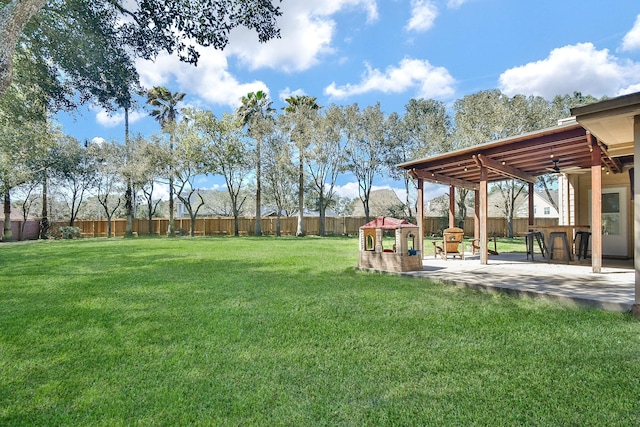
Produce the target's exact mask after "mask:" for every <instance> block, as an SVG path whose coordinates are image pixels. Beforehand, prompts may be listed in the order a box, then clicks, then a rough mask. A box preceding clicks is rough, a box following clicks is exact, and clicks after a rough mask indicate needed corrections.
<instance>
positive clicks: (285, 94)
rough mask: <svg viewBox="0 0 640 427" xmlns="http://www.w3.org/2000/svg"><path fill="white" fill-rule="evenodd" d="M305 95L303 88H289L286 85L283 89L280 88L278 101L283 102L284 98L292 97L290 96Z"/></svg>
mask: <svg viewBox="0 0 640 427" xmlns="http://www.w3.org/2000/svg"><path fill="white" fill-rule="evenodd" d="M303 95H306V93H305V92H304V90H302V89H296V90H291V89H289V88H288V87H287V88H285V89H284V90H281V91H280V92H279V93H278V99H280V101H282V102H284V100H285V99H287V98H289V97H292V96H303Z"/></svg>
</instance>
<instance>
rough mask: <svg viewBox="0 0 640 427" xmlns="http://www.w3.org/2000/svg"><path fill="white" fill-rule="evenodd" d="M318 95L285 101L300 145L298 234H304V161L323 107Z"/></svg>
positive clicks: (294, 97)
mask: <svg viewBox="0 0 640 427" xmlns="http://www.w3.org/2000/svg"><path fill="white" fill-rule="evenodd" d="M316 99H317V98H316V97H313V96H307V95H297V96H291V97H289V98H287V99H285V101H286V102H287V104H289V105H288V106H286V107H285V108H284V111H285V113H287V115H289V118H290V121H291V125H292V126H293V128H292V129H291V139H292V140H293V141H294V142H295V143H296V145H297V146H298V229H297V231H296V236H304V161H305V150H306V149H307V147H308V146H309V143H310V142H311V132H312V131H313V121H314V119H315V118H316V116H317V114H318V110H319V109H320V108H322V107H320V106H319V105H318V103H317V102H316Z"/></svg>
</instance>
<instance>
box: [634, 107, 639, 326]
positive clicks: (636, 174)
mask: <svg viewBox="0 0 640 427" xmlns="http://www.w3.org/2000/svg"><path fill="white" fill-rule="evenodd" d="M633 141H634V142H633V151H634V156H633V212H634V214H633V216H634V219H633V233H634V235H635V236H637V235H638V232H640V173H639V172H638V171H640V116H635V117H634V118H633ZM633 243H634V246H635V249H634V256H633V263H634V265H635V269H636V284H635V302H634V304H633V315H634V316H635V317H637V318H640V239H633Z"/></svg>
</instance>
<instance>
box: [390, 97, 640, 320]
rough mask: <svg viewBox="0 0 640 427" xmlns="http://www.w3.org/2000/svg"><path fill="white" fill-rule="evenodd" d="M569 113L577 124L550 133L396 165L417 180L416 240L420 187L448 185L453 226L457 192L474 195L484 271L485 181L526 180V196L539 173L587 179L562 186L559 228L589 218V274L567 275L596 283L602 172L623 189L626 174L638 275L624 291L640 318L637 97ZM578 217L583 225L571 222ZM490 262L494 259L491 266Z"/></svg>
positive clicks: (639, 131) (531, 220)
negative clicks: (564, 194)
mask: <svg viewBox="0 0 640 427" xmlns="http://www.w3.org/2000/svg"><path fill="white" fill-rule="evenodd" d="M572 114H574V115H575V116H576V118H575V119H569V120H567V121H564V122H563V123H561V124H559V125H558V126H555V127H553V128H548V129H543V130H540V131H536V132H531V133H527V134H522V135H518V136H515V137H511V138H507V139H503V140H499V141H493V142H489V143H486V144H481V145H477V146H473V147H469V148H465V149H462V150H458V151H453V152H450V153H445V154H442V155H439V156H434V157H430V158H425V159H419V160H415V161H411V162H407V163H403V164H401V165H399V167H401V168H403V169H405V170H407V171H409V173H410V174H411V175H412V176H413V178H414V179H416V180H417V187H418V212H417V217H418V226H419V229H420V230H419V235H422V236H424V232H423V230H422V224H423V222H424V202H425V201H424V192H423V190H424V183H425V182H432V183H437V184H444V185H448V186H449V225H450V226H451V227H453V226H454V225H455V192H456V188H462V189H466V190H470V191H473V194H474V196H475V211H474V224H475V227H474V238H475V239H478V241H479V246H480V251H479V253H480V256H479V263H480V265H481V266H485V265H487V264H489V255H488V250H487V249H488V247H487V246H488V238H489V236H488V233H487V198H488V184H489V183H490V182H498V181H504V180H506V179H517V180H520V181H524V182H526V183H527V184H528V190H529V194H533V192H534V183H535V182H536V180H537V177H539V176H541V175H545V174H549V173H558V174H562V176H568V177H571V176H573V177H585V176H588V177H589V180H588V183H586V184H585V182H584V179H583V178H580V179H582V183H581V184H580V185H581V187H580V188H579V186H578V184H577V183H578V182H579V179H578V178H575V179H574V180H573V181H572V180H571V179H569V180H568V181H567V182H568V185H567V188H566V190H567V197H565V201H564V206H563V208H564V209H565V210H566V214H565V215H564V216H563V217H561V220H560V221H561V222H560V224H561V225H567V226H574V225H579V224H582V225H584V224H585V223H586V222H587V221H588V226H589V227H590V233H591V266H590V268H588V270H589V275H587V276H583V275H577V271H576V270H569V271H574V274H576V276H575V278H578V280H580V281H584V282H587V283H593V282H594V281H597V280H600V278H601V276H600V275H601V274H602V273H603V270H602V269H603V249H602V248H603V244H602V241H603V215H602V189H603V175H604V174H606V175H607V178H608V175H612V176H613V175H616V176H618V177H620V178H618V181H619V182H623V181H624V180H625V179H626V181H624V182H625V185H626V187H629V184H630V182H629V180H628V179H627V178H625V177H626V176H629V177H631V180H632V181H631V191H630V197H631V199H632V200H634V203H635V205H634V204H632V203H631V204H630V205H631V209H630V210H631V218H634V220H633V221H630V227H629V228H630V230H629V233H630V234H629V235H628V236H625V238H627V239H628V240H629V241H631V242H633V243H632V244H631V245H632V246H634V248H633V250H629V253H630V254H631V255H632V257H633V258H634V259H635V274H634V277H629V278H628V279H627V280H629V283H628V284H629V286H631V287H632V288H634V292H633V293H634V296H633V302H632V309H633V312H634V314H635V315H637V316H640V262H639V257H640V239H636V238H634V236H635V234H636V233H637V230H639V229H640V198H639V197H634V194H635V195H637V193H638V192H639V187H640V185H639V184H638V180H639V179H638V177H637V176H635V185H634V181H633V180H634V174H633V170H634V165H635V163H638V162H639V159H638V158H637V157H635V156H634V152H635V151H637V147H639V146H640V93H638V94H632V95H627V96H624V97H620V98H615V99H612V100H607V101H603V102H598V103H595V104H591V105H588V106H585V107H580V108H576V109H573V110H572ZM574 184H575V188H574ZM634 188H635V189H634ZM563 189H564V188H563ZM578 191H582V193H587V192H588V200H589V201H588V203H587V195H586V194H582V201H581V202H580V204H578V203H577V202H576V198H577V197H578ZM592 195H593V196H592ZM627 199H628V197H627ZM622 203H628V200H623V201H622ZM581 210H582V211H581ZM584 211H588V212H584ZM587 218H588V220H587ZM579 220H582V222H576V221H579ZM585 220H587V221H585ZM528 222H529V225H530V226H531V228H534V227H535V217H534V209H533V198H532V197H531V198H529V219H528ZM571 237H572V236H570V237H569V238H570V239H571ZM418 245H419V247H420V250H422V253H423V254H424V253H425V252H424V242H423V240H422V239H419V242H418ZM472 262H473V261H472ZM495 262H496V261H493V260H492V261H491V263H492V264H493V263H495ZM476 264H477V262H476ZM538 268H540V265H538ZM554 268H555V267H554ZM582 268H583V269H584V267H582ZM575 278H574V279H572V280H575ZM625 278H626V276H625ZM548 281H549V283H551V282H550V280H548ZM634 284H635V287H634ZM610 292H611V293H615V292H614V290H613V289H610Z"/></svg>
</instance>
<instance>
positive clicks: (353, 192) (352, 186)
mask: <svg viewBox="0 0 640 427" xmlns="http://www.w3.org/2000/svg"><path fill="white" fill-rule="evenodd" d="M359 188H360V186H359V185H358V182H357V181H351V182H347V183H345V184H343V185H338V186H336V188H335V192H336V194H337V195H338V196H340V197H347V198H349V199H358V198H359V197H360V196H359V195H358V189H359ZM376 190H393V192H394V193H396V196H398V198H399V199H400V200H402V201H403V202H404V200H405V199H406V194H407V192H406V190H405V189H404V188H395V187H392V186H390V185H373V186H372V187H371V191H376Z"/></svg>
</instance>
